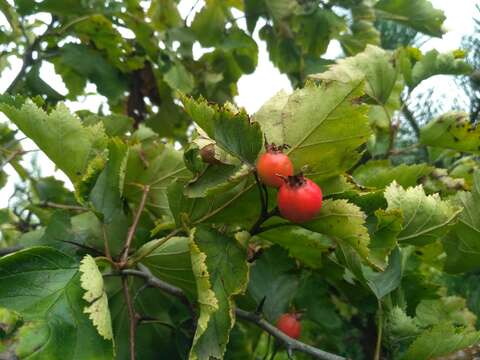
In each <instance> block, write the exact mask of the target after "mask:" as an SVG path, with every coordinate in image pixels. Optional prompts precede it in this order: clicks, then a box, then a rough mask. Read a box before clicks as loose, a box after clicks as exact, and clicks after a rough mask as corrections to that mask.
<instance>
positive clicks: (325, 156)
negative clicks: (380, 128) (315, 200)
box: [254, 81, 370, 185]
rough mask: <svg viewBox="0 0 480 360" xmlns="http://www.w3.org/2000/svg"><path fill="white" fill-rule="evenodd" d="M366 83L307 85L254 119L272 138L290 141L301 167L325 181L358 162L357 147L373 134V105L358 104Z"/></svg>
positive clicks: (273, 101) (279, 97)
mask: <svg viewBox="0 0 480 360" xmlns="http://www.w3.org/2000/svg"><path fill="white" fill-rule="evenodd" d="M363 87H364V85H363V82H362V81H355V82H348V83H340V82H336V81H335V82H332V83H330V84H325V83H322V84H320V85H319V86H316V85H313V84H307V86H306V87H305V88H304V89H300V90H296V91H295V92H294V93H293V94H292V95H290V96H289V98H288V100H286V98H285V94H283V93H279V94H277V95H276V96H275V98H274V99H271V100H269V101H268V102H267V105H266V106H267V108H263V109H261V110H260V111H259V112H258V113H257V114H256V115H255V117H254V119H255V121H257V122H259V123H260V124H261V126H262V129H263V131H264V132H265V135H266V137H267V140H268V141H269V142H274V143H276V144H288V145H290V149H289V150H288V152H287V153H288V155H289V157H290V159H291V160H292V162H293V164H294V166H295V169H296V170H297V171H299V170H301V169H302V168H303V167H304V166H306V169H305V173H306V175H307V176H309V177H313V178H315V180H317V181H318V182H319V183H320V185H321V184H322V180H325V179H327V178H330V177H333V176H335V175H339V174H342V173H343V172H344V171H345V170H347V169H349V168H351V167H352V166H353V165H354V164H355V163H356V162H357V161H358V159H359V156H360V154H359V152H358V151H357V150H356V149H357V148H358V147H359V146H360V145H361V144H363V143H365V142H366V140H367V138H368V136H369V135H370V127H369V124H368V117H367V110H368V108H367V107H366V106H364V105H358V104H357V103H356V102H357V100H358V98H359V97H360V96H362V95H363V91H362V89H363ZM282 105H283V109H281V110H280V109H279V108H278V107H277V106H282ZM278 114H281V115H280V116H278Z"/></svg>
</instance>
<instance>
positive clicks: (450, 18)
mask: <svg viewBox="0 0 480 360" xmlns="http://www.w3.org/2000/svg"><path fill="white" fill-rule="evenodd" d="M411 1H415V0H411ZM431 2H432V4H433V5H434V6H435V7H436V8H439V9H442V10H443V11H444V12H445V14H446V16H447V20H446V22H445V28H446V30H447V31H448V32H447V33H446V34H445V35H444V36H443V38H441V39H432V40H429V41H428V42H427V43H425V44H424V45H423V46H422V50H424V51H426V50H431V49H437V50H438V51H441V52H443V51H449V50H454V49H457V48H458V47H459V46H460V42H461V38H462V36H463V35H465V34H468V33H471V32H472V31H473V19H472V16H473V14H475V11H476V10H475V5H476V4H480V0H431ZM194 3H195V0H182V1H181V2H180V5H179V9H180V12H181V14H182V16H186V14H188V13H189V11H190V9H191V7H192V5H193V4H194ZM201 5H202V2H200V3H199V4H198V5H197V6H198V7H201ZM192 18H193V15H191V16H190V18H189V19H192ZM47 20H48V19H47ZM1 21H5V19H4V18H3V19H2V18H0V22H1ZM239 25H240V26H241V27H243V28H245V20H244V19H241V20H239ZM258 28H259V26H257V30H258ZM255 39H256V40H257V43H258V45H259V58H258V66H257V69H256V70H255V72H254V73H252V74H249V75H244V76H242V77H241V78H240V80H239V82H238V92H239V94H238V96H236V97H235V101H236V103H237V104H238V105H239V106H243V107H245V109H246V110H247V111H248V112H249V113H254V112H255V111H256V110H258V109H259V108H260V106H261V105H262V104H263V103H264V102H265V101H267V100H268V99H269V98H270V97H272V96H273V95H274V94H275V93H276V92H278V91H279V90H282V89H284V90H287V91H291V86H290V83H289V81H288V79H287V77H286V76H285V75H282V74H280V72H279V71H278V70H277V69H276V68H275V67H274V66H273V64H272V63H271V62H270V61H269V59H268V54H267V50H266V44H265V43H264V42H263V41H260V39H259V38H258V33H256V34H255ZM338 49H339V45H338V43H335V42H332V43H331V44H330V47H329V49H328V51H327V56H326V57H328V58H332V59H333V58H335V56H336V54H338ZM196 50H197V51H199V49H198V47H197V49H196ZM199 53H200V52H199ZM20 67H21V62H20V60H18V59H13V58H12V65H11V68H9V69H6V70H5V71H4V72H3V73H2V74H1V75H0V93H3V92H4V91H5V89H6V88H7V87H8V86H9V84H10V83H11V81H12V80H13V79H14V78H15V76H16V74H17V73H18V71H19V69H20ZM40 74H41V77H42V78H43V79H45V80H47V81H48V83H49V84H50V85H51V86H52V87H53V88H55V89H56V90H57V91H59V92H60V93H63V94H65V93H66V88H65V85H64V84H63V82H62V80H61V78H60V76H58V75H56V74H55V72H54V69H53V66H52V65H48V64H47V65H45V66H43V67H42V69H41V73H40ZM432 81H436V82H437V83H438V85H439V87H440V88H444V89H445V90H446V91H448V88H449V87H448V82H449V80H448V79H445V78H443V79H435V80H434V79H432ZM87 90H88V91H89V92H90V93H95V91H96V87H95V85H93V84H89V86H88V87H87ZM105 100H106V99H105V98H104V97H102V96H99V95H90V96H85V97H82V98H80V99H79V101H76V102H71V101H67V105H68V106H69V108H70V109H71V110H72V111H77V110H80V109H89V110H91V111H94V112H96V111H97V110H98V109H99V107H100V106H101V105H102V104H104V103H105V102H106V101H105ZM4 119H5V117H0V121H2V120H4ZM22 145H23V147H24V148H25V149H26V150H30V149H36V146H35V144H34V143H33V142H32V141H30V140H26V141H23V142H22ZM33 157H37V161H38V164H41V173H42V176H49V175H54V176H55V177H56V178H58V179H61V180H64V181H65V182H66V184H67V186H68V187H70V188H71V183H70V181H69V180H68V179H67V177H66V176H65V175H64V174H63V173H62V172H61V171H58V170H57V171H56V170H55V166H54V164H53V163H52V162H51V161H50V160H49V159H48V158H47V157H46V156H45V155H43V154H42V153H40V152H35V153H30V154H27V155H25V156H24V160H23V163H24V164H26V165H27V166H28V163H30V162H31V161H32V159H33ZM5 171H6V172H7V173H8V174H9V175H11V176H10V177H9V182H8V184H7V185H6V186H5V187H4V188H3V189H1V190H0V208H3V207H6V206H7V204H8V199H9V197H10V196H11V194H12V193H13V190H14V184H15V183H16V182H18V181H19V178H18V176H17V174H16V173H15V171H13V169H12V168H11V166H9V165H7V166H6V167H5Z"/></svg>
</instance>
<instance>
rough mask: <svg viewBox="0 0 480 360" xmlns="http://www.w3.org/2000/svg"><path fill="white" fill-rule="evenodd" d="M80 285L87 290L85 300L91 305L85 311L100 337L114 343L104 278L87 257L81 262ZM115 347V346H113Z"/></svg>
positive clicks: (91, 259) (90, 258) (92, 261)
mask: <svg viewBox="0 0 480 360" xmlns="http://www.w3.org/2000/svg"><path fill="white" fill-rule="evenodd" d="M79 271H80V274H81V275H80V285H81V286H82V289H83V290H85V294H84V295H83V299H84V300H85V301H87V302H88V303H89V305H88V306H86V307H85V308H84V309H83V312H84V313H85V314H89V318H90V320H91V321H92V323H93V326H95V328H96V329H97V331H98V333H99V334H100V336H102V337H103V338H104V339H106V340H112V341H113V331H112V319H111V317H110V309H109V308H108V297H107V294H106V292H105V289H104V284H103V276H102V273H101V272H100V270H99V269H98V266H97V264H96V263H95V260H94V259H93V258H92V257H91V256H90V255H86V256H85V257H84V258H83V259H82V261H81V262H80V268H79ZM113 346H115V345H113Z"/></svg>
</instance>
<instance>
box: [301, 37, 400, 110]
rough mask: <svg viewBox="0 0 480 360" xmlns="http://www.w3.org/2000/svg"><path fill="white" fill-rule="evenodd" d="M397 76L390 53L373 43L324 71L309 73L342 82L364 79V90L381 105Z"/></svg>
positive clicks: (387, 96) (320, 78)
mask: <svg viewBox="0 0 480 360" xmlns="http://www.w3.org/2000/svg"><path fill="white" fill-rule="evenodd" d="M397 76H398V74H397V70H396V69H395V68H394V67H393V65H392V63H391V54H390V53H388V52H387V51H385V50H383V49H381V48H379V47H377V46H373V45H368V46H367V47H366V49H365V51H363V52H362V53H360V54H358V55H356V56H353V57H347V58H345V59H340V60H337V62H336V64H334V65H331V66H330V67H329V70H328V71H326V72H324V73H320V74H315V75H310V77H312V78H313V79H318V80H326V81H339V82H344V83H348V82H354V81H356V80H358V79H365V92H366V93H367V95H368V96H370V97H371V98H372V99H374V100H375V101H376V102H377V103H378V104H381V105H382V104H385V103H386V102H387V101H388V99H389V98H390V95H391V93H392V91H393V90H394V87H395V84H396V82H397Z"/></svg>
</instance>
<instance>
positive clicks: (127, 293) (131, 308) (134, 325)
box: [122, 276, 138, 360]
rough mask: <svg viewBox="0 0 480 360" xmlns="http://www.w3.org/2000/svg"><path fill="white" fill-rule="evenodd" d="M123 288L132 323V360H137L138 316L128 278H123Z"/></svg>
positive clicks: (130, 342) (130, 340)
mask: <svg viewBox="0 0 480 360" xmlns="http://www.w3.org/2000/svg"><path fill="white" fill-rule="evenodd" d="M122 287H123V296H124V297H125V302H126V304H127V311H128V318H129V322H130V331H129V334H130V336H129V348H130V360H135V337H136V333H137V324H138V316H137V313H136V312H135V308H134V305H133V303H132V297H131V296H130V291H129V289H128V277H127V276H122Z"/></svg>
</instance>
